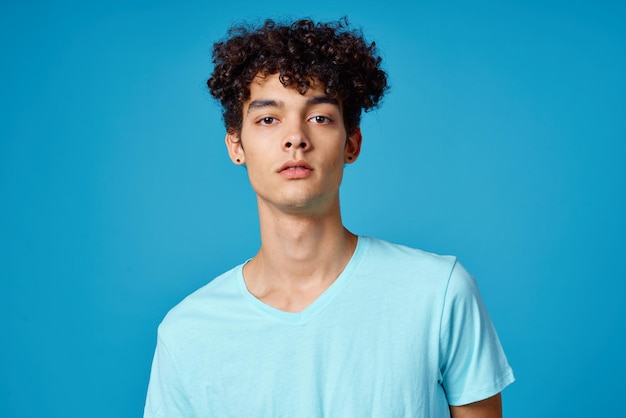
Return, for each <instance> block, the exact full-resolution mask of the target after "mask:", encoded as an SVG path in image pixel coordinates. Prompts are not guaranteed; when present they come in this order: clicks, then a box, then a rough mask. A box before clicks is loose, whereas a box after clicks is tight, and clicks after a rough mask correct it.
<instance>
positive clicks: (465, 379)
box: [439, 262, 515, 406]
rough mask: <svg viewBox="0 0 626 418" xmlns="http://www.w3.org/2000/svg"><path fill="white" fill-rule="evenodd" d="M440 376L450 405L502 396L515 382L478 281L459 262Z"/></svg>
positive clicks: (446, 312)
mask: <svg viewBox="0 0 626 418" xmlns="http://www.w3.org/2000/svg"><path fill="white" fill-rule="evenodd" d="M439 367H440V373H441V379H442V385H443V387H444V390H445V391H446V396H447V398H448V403H449V404H450V405H455V406H458V405H466V404H469V403H472V402H477V401H480V400H483V399H487V398H489V397H491V396H494V395H496V394H498V393H500V392H501V391H502V390H503V389H504V388H505V387H506V386H508V385H509V384H511V383H512V382H513V381H514V380H515V378H514V376H513V371H512V369H511V367H510V366H509V364H508V361H507V359H506V356H505V354H504V351H503V349H502V345H501V344H500V340H499V339H498V335H497V334H496V330H495V328H494V326H493V324H492V322H491V319H490V318H489V314H488V313H487V310H486V308H485V306H484V304H483V302H482V300H481V297H480V294H479V292H478V287H477V285H476V281H475V280H474V278H473V277H472V276H471V275H470V274H469V273H468V272H467V270H465V268H463V266H462V265H461V264H460V263H458V262H456V263H455V265H454V267H453V269H452V272H451V274H450V278H449V282H448V286H447V289H446V294H445V300H444V305H443V312H442V320H441V330H440V365H439Z"/></svg>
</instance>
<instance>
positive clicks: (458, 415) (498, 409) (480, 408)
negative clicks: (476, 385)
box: [450, 393, 502, 418]
mask: <svg viewBox="0 0 626 418" xmlns="http://www.w3.org/2000/svg"><path fill="white" fill-rule="evenodd" d="M450 416H451V417H452V418H502V397H501V396H500V394H499V393H498V394H497V395H495V396H492V397H490V398H487V399H484V400H482V401H478V402H474V403H470V404H467V405H461V406H450Z"/></svg>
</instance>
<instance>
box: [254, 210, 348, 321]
mask: <svg viewBox="0 0 626 418" xmlns="http://www.w3.org/2000/svg"><path fill="white" fill-rule="evenodd" d="M277 212H278V211H274V210H272V209H271V208H269V207H266V205H264V204H263V202H259V221H260V226H261V248H260V250H259V252H258V253H257V255H256V256H255V257H254V258H253V259H252V260H251V261H250V262H249V263H248V264H246V266H245V268H244V277H245V279H246V285H247V286H248V289H249V290H250V292H251V293H252V294H253V295H255V296H256V297H257V298H259V299H261V300H263V301H265V302H266V303H268V304H270V305H273V306H275V307H277V308H279V309H283V310H289V311H299V310H301V309H303V308H304V307H306V306H307V305H308V304H309V303H311V302H312V301H313V300H315V298H317V296H319V295H320V294H321V293H323V291H324V290H325V289H326V288H328V286H330V285H331V284H332V283H333V282H334V281H335V279H336V278H337V277H338V276H339V274H341V272H342V271H343V269H344V268H345V266H346V264H347V263H348V262H349V260H350V258H351V256H352V254H353V253H354V249H355V247H356V242H357V237H356V236H355V235H354V234H352V233H351V232H349V231H348V230H347V229H345V228H344V226H343V224H342V221H341V214H340V210H339V202H338V200H337V202H336V204H335V205H334V207H332V208H330V210H329V211H327V212H326V213H325V214H323V215H317V216H311V215H310V214H309V215H298V214H286V213H284V212H278V213H277Z"/></svg>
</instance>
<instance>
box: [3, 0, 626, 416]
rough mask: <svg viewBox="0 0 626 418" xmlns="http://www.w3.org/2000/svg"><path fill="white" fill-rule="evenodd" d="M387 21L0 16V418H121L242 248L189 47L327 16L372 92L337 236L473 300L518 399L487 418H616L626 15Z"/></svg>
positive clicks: (154, 9)
mask: <svg viewBox="0 0 626 418" xmlns="http://www.w3.org/2000/svg"><path fill="white" fill-rule="evenodd" d="M521 3H523V4H521ZM401 4H404V2H402V3H400V2H398V3H397V4H395V3H394V2H391V1H387V2H383V3H378V2H376V3H375V2H371V3H368V2H363V1H346V2H343V3H342V2H337V1H319V2H316V3H314V4H310V5H309V4H307V5H304V4H303V5H293V2H289V3H287V4H285V3H284V2H280V3H262V2H258V1H257V2H252V1H236V0H233V1H226V2H223V3H220V4H219V5H216V3H215V2H209V1H204V2H199V1H198V2H186V3H181V2H174V1H145V2H137V1H135V2H121V1H114V2H111V1H108V2H102V3H98V2H93V3H92V2H75V3H71V2H67V1H59V2H48V3H33V2H22V3H19V4H18V3H17V2H12V4H8V2H3V3H2V6H0V34H1V42H2V44H1V49H0V64H1V67H0V71H1V76H0V89H1V90H0V93H1V98H2V99H1V100H0V106H1V109H0V110H1V111H0V119H1V120H0V278H1V287H0V289H1V290H0V321H1V322H0V325H1V327H2V328H1V329H2V342H1V343H0V373H1V378H0V416H2V417H38V418H39V417H94V418H97V417H137V416H140V415H141V413H142V410H143V403H144V397H145V391H146V386H147V383H148V376H149V369H150V363H151V359H152V353H153V349H154V345H155V337H156V327H157V325H158V323H159V321H160V320H161V318H162V317H163V316H164V315H165V313H166V312H167V310H168V309H169V308H171V307H172V306H173V305H175V304H176V303H177V302H178V301H179V300H181V299H182V298H183V297H184V296H185V295H187V294H188V293H190V292H191V291H193V290H195V289H196V288H198V287H200V286H202V285H203V284H205V283H206V282H207V281H209V280H210V279H211V278H213V277H214V276H216V275H217V274H219V273H221V272H223V271H224V270H226V269H228V268H230V267H231V266H233V265H235V264H238V263H240V262H241V261H243V260H244V259H245V258H247V257H250V256H252V255H253V254H254V252H255V250H256V249H257V247H258V245H259V236H258V230H257V228H258V223H257V219H256V216H257V215H256V206H255V198H254V195H253V193H252V192H251V189H250V187H249V185H248V183H247V179H246V175H245V171H244V170H243V169H241V168H238V167H235V166H233V165H232V164H231V163H230V162H229V160H228V158H227V156H226V152H225V148H224V146H223V136H224V129H223V126H222V122H221V119H220V109H219V108H218V106H217V104H216V103H215V102H213V100H212V99H211V98H210V95H209V94H208V92H207V90H206V88H205V85H204V82H205V79H206V78H207V77H208V76H209V75H210V72H211V59H210V52H211V45H212V43H213V42H214V41H216V40H218V39H220V38H221V37H222V36H223V35H224V34H225V31H226V29H227V27H228V26H229V25H230V24H231V23H232V22H233V21H236V20H240V19H251V18H252V19H256V18H259V17H265V16H272V17H278V18H280V17H284V16H287V17H289V16H297V17H300V16H312V17H315V18H316V19H324V20H325V19H336V18H338V17H340V16H342V15H344V14H346V15H348V16H349V17H350V20H351V21H352V23H353V24H355V25H356V26H360V27H362V28H363V30H364V33H365V35H366V37H367V38H368V39H371V40H376V42H377V44H378V46H379V48H380V50H381V53H382V56H383V58H384V66H385V68H386V69H387V70H388V72H389V75H390V83H391V86H392V89H391V92H390V93H389V94H388V96H387V97H386V99H385V101H384V104H383V106H382V108H381V109H379V110H378V111H375V112H373V113H370V114H367V115H366V116H365V118H364V123H363V132H364V149H363V153H362V156H361V158H360V160H359V161H358V162H357V163H356V164H355V165H353V166H350V167H349V168H348V170H347V173H346V178H345V180H344V185H343V187H342V203H343V210H344V220H345V223H346V225H347V226H348V227H349V228H350V229H352V230H353V231H354V232H357V233H359V234H364V235H373V236H377V237H380V238H384V239H388V240H392V241H395V242H399V243H404V244H409V245H412V246H415V247H419V248H423V249H426V250H430V251H435V252H439V253H447V254H456V255H457V256H459V258H460V259H461V261H462V262H463V263H464V264H465V265H466V267H467V268H468V269H469V270H470V271H471V272H472V273H473V274H474V275H475V276H476V277H477V279H478V282H479V286H480V288H481V291H482V293H483V296H484V299H485V302H486V304H487V306H488V308H489V310H490V312H491V315H492V317H493V320H494V322H495V324H496V327H497V329H498V331H499V334H500V337H501V340H502V342H503V344H504V346H505V349H506V351H507V354H508V356H509V360H510V362H511V364H512V365H513V367H514V369H515V372H516V376H517V382H516V383H514V384H513V385H512V386H510V387H509V388H508V389H506V390H505V392H504V394H503V397H504V402H505V415H506V416H507V417H510V418H514V417H524V418H527V417H565V416H567V417H591V416H596V417H602V416H624V413H623V406H620V403H621V401H620V399H622V396H621V395H622V394H623V389H624V384H623V376H624V375H625V374H626V360H625V356H624V353H625V352H626V344H625V342H624V332H625V330H626V327H625V325H626V324H625V322H626V321H625V318H626V308H625V306H626V304H625V303H624V301H623V299H624V297H625V295H626V292H625V290H626V285H625V283H626V267H625V262H624V261H625V259H624V250H625V249H626V246H625V245H624V236H625V233H626V222H625V221H624V214H625V213H626V207H625V206H626V205H625V193H626V192H625V191H626V146H625V142H626V123H625V120H626V118H625V115H626V106H625V101H626V99H625V97H626V81H625V80H626V77H624V74H626V59H625V50H626V48H625V47H626V42H625V41H626V29H625V25H624V21H625V18H626V13H625V9H624V6H622V5H621V4H623V3H622V2H617V1H615V2H608V1H604V2H591V1H585V2H580V1H573V2H559V1H543V2H520V4H515V3H513V2H499V1H491V2H480V1H478V2H458V3H456V2H437V3H436V4H435V3H431V2H420V1H418V2H415V3H414V5H413V6H407V5H402V6H401Z"/></svg>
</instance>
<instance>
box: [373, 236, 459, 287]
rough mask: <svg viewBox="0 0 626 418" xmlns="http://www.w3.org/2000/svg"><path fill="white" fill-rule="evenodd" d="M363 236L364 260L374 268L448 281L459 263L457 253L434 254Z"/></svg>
mask: <svg viewBox="0 0 626 418" xmlns="http://www.w3.org/2000/svg"><path fill="white" fill-rule="evenodd" d="M361 239H362V240H363V242H364V244H365V250H364V254H363V258H364V262H365V263H367V265H368V268H373V269H375V270H378V269H380V270H384V271H387V272H390V273H395V274H400V275H411V276H416V275H417V276H419V277H421V278H424V279H427V278H432V279H435V280H437V281H442V280H443V281H447V279H448V278H449V277H450V275H451V274H452V272H453V271H454V269H455V266H456V265H457V264H458V261H457V259H456V257H454V256H451V255H440V254H435V253H432V252H428V251H424V250H421V249H417V248H412V247H409V246H406V245H401V244H394V243H391V242H388V241H384V240H381V239H377V238H372V237H362V238H361Z"/></svg>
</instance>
